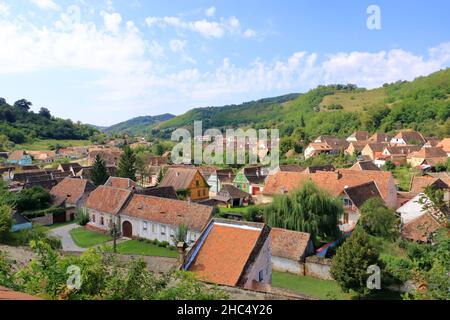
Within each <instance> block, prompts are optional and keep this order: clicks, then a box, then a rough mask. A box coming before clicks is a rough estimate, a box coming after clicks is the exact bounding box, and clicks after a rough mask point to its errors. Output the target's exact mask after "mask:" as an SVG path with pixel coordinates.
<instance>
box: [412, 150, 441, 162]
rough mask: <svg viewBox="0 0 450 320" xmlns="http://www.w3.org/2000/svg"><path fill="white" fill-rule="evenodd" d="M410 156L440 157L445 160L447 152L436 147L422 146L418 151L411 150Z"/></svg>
mask: <svg viewBox="0 0 450 320" xmlns="http://www.w3.org/2000/svg"><path fill="white" fill-rule="evenodd" d="M409 156H410V157H413V158H424V159H428V158H442V160H443V161H444V162H445V160H446V159H447V153H446V152H445V151H444V150H443V149H442V148H438V147H426V148H422V149H420V150H419V151H415V152H412V153H411V154H410V155H409Z"/></svg>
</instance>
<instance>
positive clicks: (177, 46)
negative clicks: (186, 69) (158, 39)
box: [170, 39, 186, 52]
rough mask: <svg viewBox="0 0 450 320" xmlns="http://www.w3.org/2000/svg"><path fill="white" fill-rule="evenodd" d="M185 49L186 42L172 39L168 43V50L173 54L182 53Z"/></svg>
mask: <svg viewBox="0 0 450 320" xmlns="http://www.w3.org/2000/svg"><path fill="white" fill-rule="evenodd" d="M185 48H186V40H180V39H173V40H171V41H170V49H171V50H172V51H173V52H184V49H185Z"/></svg>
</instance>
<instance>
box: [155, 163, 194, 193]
mask: <svg viewBox="0 0 450 320" xmlns="http://www.w3.org/2000/svg"><path fill="white" fill-rule="evenodd" d="M197 172H198V171H197V169H193V168H173V167H172V168H169V169H168V170H167V172H166V174H165V175H164V178H163V180H162V181H161V183H160V184H159V186H160V187H174V189H175V190H176V191H179V190H187V189H188V188H189V186H190V184H191V182H192V180H193V179H194V177H195V175H196V173H197Z"/></svg>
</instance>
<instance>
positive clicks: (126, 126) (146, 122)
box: [102, 113, 175, 135]
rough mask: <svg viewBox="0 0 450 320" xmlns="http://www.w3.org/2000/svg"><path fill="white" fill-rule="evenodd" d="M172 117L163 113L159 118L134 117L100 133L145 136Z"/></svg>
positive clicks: (172, 116)
mask: <svg viewBox="0 0 450 320" xmlns="http://www.w3.org/2000/svg"><path fill="white" fill-rule="evenodd" d="M174 117H175V116H174V115H173V114H170V113H165V114H162V115H159V116H143V117H136V118H133V119H130V120H127V121H124V122H120V123H118V124H115V125H113V126H110V127H107V128H104V129H103V130H102V131H104V132H106V133H110V134H130V135H146V134H148V133H149V132H150V130H151V129H152V127H153V126H154V125H156V124H158V123H160V122H163V121H167V120H169V119H172V118H174Z"/></svg>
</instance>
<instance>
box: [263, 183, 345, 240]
mask: <svg viewBox="0 0 450 320" xmlns="http://www.w3.org/2000/svg"><path fill="white" fill-rule="evenodd" d="M343 213H344V209H343V207H342V204H341V203H340V202H339V201H338V200H337V199H334V198H332V197H331V196H330V195H329V194H328V193H327V192H325V191H324V190H321V189H319V188H317V187H316V185H314V184H313V183H312V182H308V183H305V184H304V185H303V186H302V187H301V188H300V189H299V190H296V191H294V192H293V193H292V194H291V195H282V196H276V197H275V198H274V201H273V202H272V203H271V204H270V205H268V206H266V207H265V208H264V221H265V222H266V223H267V224H268V225H269V226H271V227H279V228H286V229H290V230H296V231H303V232H308V233H310V234H311V238H312V239H313V241H314V242H315V243H316V244H317V243H319V242H320V241H321V240H326V239H335V238H336V237H337V236H338V235H339V229H338V227H337V225H338V221H339V218H340V217H341V216H342V215H343Z"/></svg>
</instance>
